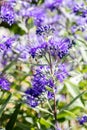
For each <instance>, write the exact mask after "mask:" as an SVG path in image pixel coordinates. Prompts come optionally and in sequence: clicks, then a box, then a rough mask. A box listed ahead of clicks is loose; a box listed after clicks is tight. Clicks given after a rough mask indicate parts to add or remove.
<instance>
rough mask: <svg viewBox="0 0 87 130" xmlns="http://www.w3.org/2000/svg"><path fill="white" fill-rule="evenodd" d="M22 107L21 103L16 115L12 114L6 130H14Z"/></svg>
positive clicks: (18, 105)
mask: <svg viewBox="0 0 87 130" xmlns="http://www.w3.org/2000/svg"><path fill="white" fill-rule="evenodd" d="M20 107H21V103H20V104H17V106H16V109H15V111H14V113H13V114H12V116H11V118H10V120H9V122H8V123H7V125H6V130H12V129H13V127H14V124H15V122H16V119H17V115H18V113H19V110H20Z"/></svg>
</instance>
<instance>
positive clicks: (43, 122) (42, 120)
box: [40, 118, 54, 128]
mask: <svg viewBox="0 0 87 130" xmlns="http://www.w3.org/2000/svg"><path fill="white" fill-rule="evenodd" d="M40 123H41V124H42V125H44V126H45V127H46V128H49V127H50V126H53V127H54V125H53V124H52V123H51V122H49V121H47V120H45V119H44V118H41V119H40Z"/></svg>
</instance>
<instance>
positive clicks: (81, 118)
mask: <svg viewBox="0 0 87 130" xmlns="http://www.w3.org/2000/svg"><path fill="white" fill-rule="evenodd" d="M78 122H79V124H80V125H83V124H84V123H86V122H87V115H83V116H82V117H79V118H78Z"/></svg>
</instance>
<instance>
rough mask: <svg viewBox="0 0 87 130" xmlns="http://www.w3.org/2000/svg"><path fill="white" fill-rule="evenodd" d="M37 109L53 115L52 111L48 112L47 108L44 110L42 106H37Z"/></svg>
mask: <svg viewBox="0 0 87 130" xmlns="http://www.w3.org/2000/svg"><path fill="white" fill-rule="evenodd" d="M37 109H38V110H40V111H42V112H45V113H48V114H50V115H52V116H53V113H51V112H49V111H48V110H46V109H44V108H41V107H39V106H37Z"/></svg>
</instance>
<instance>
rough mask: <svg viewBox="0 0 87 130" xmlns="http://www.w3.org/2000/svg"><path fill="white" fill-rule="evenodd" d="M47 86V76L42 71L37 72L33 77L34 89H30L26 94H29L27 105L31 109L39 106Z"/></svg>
mask: <svg viewBox="0 0 87 130" xmlns="http://www.w3.org/2000/svg"><path fill="white" fill-rule="evenodd" d="M46 85H47V80H46V76H45V75H44V74H43V73H42V72H41V71H40V70H37V71H36V74H34V75H33V79H32V88H30V89H28V90H27V91H26V92H25V93H26V94H27V103H28V104H29V105H30V106H31V107H35V106H37V105H38V98H39V96H40V95H41V94H42V93H43V92H45V90H46V88H45V86H46Z"/></svg>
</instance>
